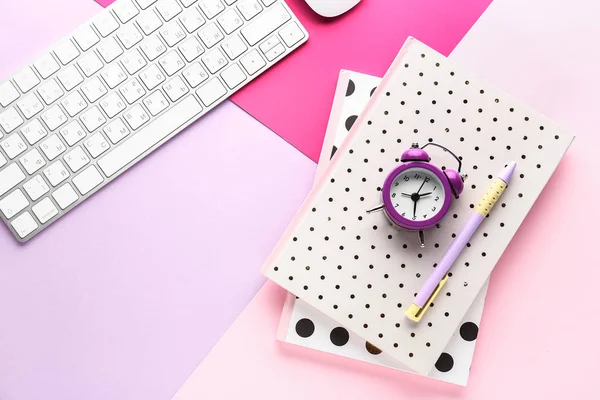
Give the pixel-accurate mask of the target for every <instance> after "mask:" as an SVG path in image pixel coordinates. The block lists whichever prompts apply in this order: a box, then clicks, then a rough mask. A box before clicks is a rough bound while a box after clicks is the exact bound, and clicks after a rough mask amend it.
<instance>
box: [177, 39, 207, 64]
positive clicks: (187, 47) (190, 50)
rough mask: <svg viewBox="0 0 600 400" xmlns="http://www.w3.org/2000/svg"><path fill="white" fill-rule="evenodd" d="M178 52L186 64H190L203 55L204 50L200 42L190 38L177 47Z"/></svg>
mask: <svg viewBox="0 0 600 400" xmlns="http://www.w3.org/2000/svg"><path fill="white" fill-rule="evenodd" d="M179 51H181V54H183V57H185V59H186V61H187V62H192V61H194V60H195V59H196V58H198V57H200V54H202V53H204V48H202V45H201V44H200V41H199V40H198V39H196V37H194V36H192V37H190V38H189V39H187V40H186V41H185V42H183V43H181V44H180V45H179Z"/></svg>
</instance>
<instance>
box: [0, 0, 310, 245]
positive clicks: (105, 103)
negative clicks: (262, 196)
mask: <svg viewBox="0 0 600 400" xmlns="http://www.w3.org/2000/svg"><path fill="white" fill-rule="evenodd" d="M307 39H308V34H307V32H306V30H305V29H304V28H303V27H302V25H301V24H300V23H299V22H298V20H297V18H296V17H295V16H294V15H293V14H292V12H291V11H290V10H289V8H288V7H287V5H286V4H285V3H284V2H283V1H281V0H117V1H116V2H115V3H114V4H113V5H112V6H110V7H109V8H107V9H105V10H103V11H102V12H101V13H100V14H99V15H98V16H97V17H95V18H94V19H92V20H91V21H89V22H88V23H85V24H83V25H82V26H80V27H79V28H78V29H77V30H76V31H75V32H74V33H73V34H71V35H69V36H68V37H66V38H64V39H63V40H62V41H61V42H59V43H58V44H57V45H56V46H55V47H54V48H53V49H52V50H51V51H49V52H47V53H46V54H44V55H42V56H41V57H39V58H38V59H37V60H36V61H35V62H33V63H32V64H31V65H29V66H27V67H25V68H23V69H21V70H20V71H19V72H17V73H16V74H15V75H14V76H13V77H12V78H10V79H9V80H7V81H4V82H2V83H0V218H2V220H3V221H4V222H5V223H6V225H7V226H8V227H9V228H10V230H11V231H12V232H13V234H14V236H15V237H16V239H17V240H19V241H21V242H25V241H27V240H29V239H31V238H32V237H33V236H35V235H36V234H37V233H39V232H40V231H42V230H43V229H44V228H46V227H47V226H48V225H50V224H51V223H52V222H54V221H56V220H57V219H58V218H60V217H61V216H62V215H64V214H65V213H66V212H68V211H69V210H71V209H72V208H73V207H75V206H76V205H78V204H79V203H81V202H82V201H84V200H85V199H86V198H88V197H89V196H90V195H92V194H93V193H94V192H96V191H97V190H98V189H100V188H101V187H103V186H104V185H106V184H107V183H108V182H110V181H111V180H112V179H114V178H115V177H116V176H118V175H119V174H121V173H122V172H123V171H125V170H126V169H127V168H129V167H130V166H131V165H133V164H135V163H136V162H137V161H138V160H140V159H141V158H143V157H144V156H146V155H147V154H148V153H150V152H151V151H153V150H154V149H155V148H157V147H158V146H160V145H161V144H162V143H164V142H165V141H167V140H168V139H169V138H171V137H172V136H174V135H175V134H177V133H178V132H180V131H181V130H182V129H184V128H185V127H186V126H187V125H189V124H191V123H192V122H193V121H195V120H196V119H198V118H199V117H200V116H202V115H203V114H205V113H206V112H207V111H209V110H210V109H212V108H213V107H214V106H216V105H217V104H218V103H220V102H221V101H223V100H224V99H226V98H227V97H228V96H229V95H230V94H232V93H234V92H235V91H237V90H238V89H240V88H241V87H243V86H244V85H245V84H246V83H248V82H249V81H251V80H252V79H253V78H255V77H256V76H258V75H260V74H261V73H262V72H263V71H265V70H266V69H267V68H269V67H270V66H271V65H273V64H274V63H276V62H277V61H279V60H280V59H281V58H282V57H284V56H285V55H287V54H289V53H290V52H291V51H292V50H294V49H295V48H297V47H298V46H300V45H301V44H302V43H304V42H305V41H306V40H307ZM207 134H208V133H207ZM98 217H99V218H100V216H98Z"/></svg>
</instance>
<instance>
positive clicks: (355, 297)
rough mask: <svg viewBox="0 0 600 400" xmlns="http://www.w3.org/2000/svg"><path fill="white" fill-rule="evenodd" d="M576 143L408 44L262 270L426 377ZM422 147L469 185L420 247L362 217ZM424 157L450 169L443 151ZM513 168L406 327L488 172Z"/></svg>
mask: <svg viewBox="0 0 600 400" xmlns="http://www.w3.org/2000/svg"><path fill="white" fill-rule="evenodd" d="M572 140H573V136H572V135H571V134H570V133H568V132H566V131H565V130H564V129H563V128H561V127H559V126H557V125H555V124H554V123H552V122H551V121H549V120H548V119H547V118H545V117H544V116H542V115H540V114H539V113H537V112H535V111H534V110H532V109H531V108H529V107H527V106H525V105H523V104H521V103H519V102H518V101H516V100H515V99H513V98H511V97H510V96H508V95H507V94H505V93H503V92H501V91H500V90H498V89H496V88H494V87H493V86H491V85H489V84H487V83H486V82H484V81H483V80H481V79H480V78H478V77H477V76H475V75H473V74H472V73H470V72H469V71H467V70H465V69H464V68H462V67H461V66H459V65H457V64H456V63H454V62H453V61H451V60H448V59H446V58H445V57H443V56H442V55H440V54H439V53H437V52H435V51H434V50H432V49H430V48H429V47H427V46H425V45H424V44H422V43H420V42H418V41H417V40H415V39H413V38H409V39H408V40H407V42H406V43H405V45H404V46H403V47H402V49H401V50H400V52H399V54H398V56H397V57H396V59H395V60H394V62H393V63H392V65H391V67H390V69H389V70H388V72H387V73H386V75H385V76H384V78H383V80H382V82H381V84H380V85H379V86H378V88H377V90H376V91H375V93H374V94H373V96H372V97H371V100H370V101H369V103H368V105H367V107H366V109H365V110H364V112H363V113H362V114H361V115H360V116H359V117H358V118H357V120H356V122H355V123H354V125H353V127H352V130H351V132H350V134H349V136H348V139H347V140H346V141H345V142H344V143H343V144H342V146H341V147H340V148H339V149H338V151H337V153H338V154H337V156H336V157H335V158H334V160H333V161H332V163H331V165H330V166H329V167H328V169H327V171H326V172H325V173H324V174H323V176H322V177H321V179H319V182H318V183H317V184H316V185H315V188H314V189H313V191H312V192H311V193H310V195H309V196H308V198H307V199H306V201H305V202H304V204H303V205H302V207H301V209H300V210H299V212H298V214H297V215H296V217H295V218H294V220H293V221H292V223H291V224H290V226H289V227H288V229H287V230H286V232H285V233H284V235H283V236H282V238H281V239H280V241H279V243H278V244H277V246H276V247H275V249H274V250H273V252H272V254H271V255H270V256H269V258H268V260H267V261H266V263H265V265H264V266H263V273H264V274H265V275H266V276H267V277H268V278H269V279H271V280H273V281H274V282H276V283H278V284H279V285H281V286H282V287H284V288H285V289H286V290H288V291H290V292H291V293H293V294H295V295H297V296H299V297H300V298H302V299H303V301H305V302H306V303H307V304H309V305H310V306H312V307H314V308H316V309H318V310H319V311H321V312H322V313H324V314H325V315H327V316H328V317H329V318H331V319H333V320H335V321H336V322H338V323H339V324H340V325H341V326H343V327H345V328H346V329H348V330H350V331H352V332H354V333H355V334H357V335H358V336H359V337H361V338H362V339H364V340H365V341H368V342H370V343H371V344H372V345H374V346H375V347H377V348H379V349H381V350H382V351H383V352H384V353H386V354H387V355H389V356H390V357H392V358H394V359H396V360H397V361H399V362H400V363H401V364H402V365H403V366H405V367H406V368H408V369H410V370H413V371H415V372H417V373H420V374H427V373H428V372H429V371H430V370H431V369H432V368H433V366H434V364H435V363H436V361H437V360H438V358H439V355H440V354H441V353H442V352H443V350H444V348H445V347H446V345H447V344H448V342H449V340H450V339H451V337H452V335H453V334H454V333H455V332H456V330H457V328H458V326H459V324H460V322H461V321H462V318H463V317H464V315H465V313H466V312H467V311H468V309H469V307H470V306H471V305H472V303H473V301H474V300H475V299H476V297H477V295H478V293H479V291H480V290H481V288H482V286H483V285H484V284H485V282H486V281H487V278H488V277H489V274H490V273H491V271H492V269H493V268H494V266H495V265H496V263H497V262H498V260H499V259H500V256H501V255H502V253H503V252H504V250H505V249H506V247H507V246H508V244H509V242H510V240H511V239H512V237H513V235H514V234H515V232H516V230H517V229H518V227H519V226H520V224H521V223H522V222H523V220H524V218H525V217H526V215H527V213H528V212H529V210H530V208H531V207H532V206H533V204H534V202H535V200H536V199H537V197H538V196H539V194H540V192H541V191H542V189H543V188H544V186H545V185H546V183H547V182H548V180H549V179H550V177H551V175H552V173H553V172H554V170H555V168H556V166H557V165H558V163H559V161H560V159H561V158H562V156H563V155H564V153H565V151H566V150H567V148H568V146H569V144H570V143H571V141H572ZM428 141H434V142H436V143H440V144H443V145H444V146H446V147H448V148H450V149H451V150H452V151H453V152H454V153H456V154H457V155H458V156H459V157H461V158H462V163H463V171H464V172H467V173H468V174H469V179H468V181H467V183H466V189H465V191H464V192H463V193H462V194H461V196H460V199H458V200H456V201H454V202H453V203H452V206H451V209H450V211H449V213H448V216H446V217H445V218H444V219H443V220H442V222H441V223H440V224H439V225H438V226H439V227H438V228H434V229H433V230H430V231H428V232H427V242H428V246H427V247H426V248H425V249H421V248H420V247H419V246H418V243H417V242H416V240H415V234H414V233H413V232H404V231H397V230H395V229H394V228H393V227H392V226H391V225H390V223H389V222H388V221H387V219H386V217H385V216H384V215H383V214H381V213H378V214H367V213H366V210H367V209H369V208H372V207H374V206H376V205H378V204H379V203H380V201H381V198H380V197H381V193H380V191H381V186H382V185H383V181H384V179H385V177H386V175H387V173H388V172H389V171H391V170H392V169H393V168H394V167H395V166H396V165H397V164H398V163H399V162H400V160H399V157H400V155H401V153H402V152H403V151H404V150H405V149H406V148H407V147H408V146H410V144H411V143H413V142H420V143H426V142H428ZM440 153H441V152H440ZM430 155H431V156H432V159H433V160H432V161H433V162H435V163H437V164H438V165H450V162H451V161H450V159H449V157H448V155H447V154H444V153H442V154H441V155H439V154H438V153H435V154H434V153H433V152H432V153H431V154H430ZM513 160H514V161H517V162H518V166H517V171H516V173H515V176H514V177H513V180H512V181H511V183H510V185H509V188H508V189H507V190H506V191H505V193H504V194H503V196H502V199H501V202H502V206H497V207H495V208H494V210H493V211H492V213H491V214H490V216H489V218H487V219H486V220H485V221H484V222H483V224H482V226H481V227H480V229H479V230H478V231H477V233H476V234H475V235H474V236H473V237H472V239H471V241H470V246H469V247H468V248H465V249H464V251H463V252H462V253H461V255H460V256H459V257H458V259H457V260H456V262H455V264H454V265H453V267H452V269H451V272H452V276H451V277H450V278H449V279H448V282H447V283H446V285H445V286H444V292H445V294H446V295H440V296H438V298H437V299H436V301H435V307H432V308H430V309H429V310H428V311H427V313H426V314H425V316H424V317H423V319H422V320H421V321H420V322H419V323H414V322H412V321H410V320H408V319H407V318H406V317H405V316H404V312H405V310H406V309H407V308H408V306H409V305H410V304H411V303H412V300H413V297H414V295H415V293H416V292H417V291H418V290H419V289H420V288H421V286H422V284H423V282H424V281H425V279H426V278H427V277H428V276H429V274H430V273H431V271H432V269H433V268H434V264H435V263H437V262H438V261H439V259H440V258H441V257H442V255H443V254H444V251H445V249H446V248H447V247H448V246H449V244H450V243H451V241H452V238H453V236H455V235H456V233H458V231H459V230H460V229H461V228H462V226H463V225H464V223H465V221H466V220H467V219H468V218H469V217H470V215H471V212H472V210H471V206H470V205H471V204H474V203H476V202H477V201H478V200H479V198H480V197H481V195H482V192H483V191H484V190H485V188H487V186H488V185H489V182H490V179H489V176H492V175H495V174H496V173H497V172H498V171H500V170H501V168H502V167H503V166H504V165H505V164H506V163H507V162H509V161H513ZM433 243H437V244H439V246H438V247H436V246H434V245H433ZM532 251H533V250H532ZM540 251H541V249H540ZM340 266H341V268H340ZM502 267H504V268H510V267H514V266H511V265H502ZM519 267H520V268H521V267H523V266H519Z"/></svg>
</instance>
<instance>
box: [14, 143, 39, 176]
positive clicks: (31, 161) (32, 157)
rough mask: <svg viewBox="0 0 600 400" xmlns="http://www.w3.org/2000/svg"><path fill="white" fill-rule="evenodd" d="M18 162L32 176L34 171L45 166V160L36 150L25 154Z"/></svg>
mask: <svg viewBox="0 0 600 400" xmlns="http://www.w3.org/2000/svg"><path fill="white" fill-rule="evenodd" d="M19 162H20V163H21V165H22V166H23V168H25V171H27V173H28V174H29V175H33V174H34V173H35V172H36V171H38V170H39V169H40V168H42V167H43V166H44V165H46V160H44V157H42V155H41V154H40V152H39V150H38V149H33V150H30V151H29V152H27V153H26V154H25V155H24V156H23V157H21V158H20V159H19Z"/></svg>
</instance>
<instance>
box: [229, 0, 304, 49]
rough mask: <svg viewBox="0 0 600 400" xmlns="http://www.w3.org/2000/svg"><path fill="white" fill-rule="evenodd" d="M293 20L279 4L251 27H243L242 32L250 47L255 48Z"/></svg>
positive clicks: (256, 20)
mask: <svg viewBox="0 0 600 400" xmlns="http://www.w3.org/2000/svg"><path fill="white" fill-rule="evenodd" d="M291 18H292V17H291V16H290V14H289V13H288V12H287V10H286V9H285V7H284V6H283V5H281V3H279V4H276V5H274V6H273V7H271V8H270V9H268V10H267V11H265V12H264V13H262V14H261V15H260V16H258V17H256V19H255V20H254V21H252V22H251V23H250V24H249V25H246V26H245V27H243V28H242V30H241V32H242V35H243V36H244V38H245V39H246V40H247V41H248V43H249V44H250V46H254V45H255V44H256V43H258V42H260V41H261V40H262V39H263V38H265V37H266V36H267V35H268V34H269V33H271V32H273V31H274V30H275V29H277V28H279V27H280V26H281V25H283V24H285V23H286V22H287V21H289V20H290V19H291Z"/></svg>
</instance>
